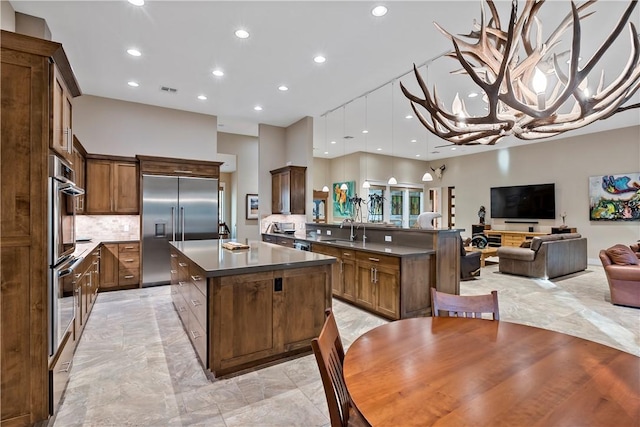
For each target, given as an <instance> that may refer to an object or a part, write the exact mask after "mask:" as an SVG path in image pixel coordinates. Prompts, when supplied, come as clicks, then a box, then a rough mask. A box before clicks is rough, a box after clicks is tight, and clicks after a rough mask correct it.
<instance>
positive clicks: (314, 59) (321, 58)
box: [313, 55, 327, 64]
mask: <svg viewBox="0 0 640 427" xmlns="http://www.w3.org/2000/svg"><path fill="white" fill-rule="evenodd" d="M326 60H327V58H325V57H324V56H322V55H318V56H316V57H315V58H313V61H314V62H316V63H318V64H322V63H323V62H325V61H326Z"/></svg>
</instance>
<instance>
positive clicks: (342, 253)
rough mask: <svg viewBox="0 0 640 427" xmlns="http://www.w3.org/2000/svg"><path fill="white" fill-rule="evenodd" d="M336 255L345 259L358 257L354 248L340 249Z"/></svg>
mask: <svg viewBox="0 0 640 427" xmlns="http://www.w3.org/2000/svg"><path fill="white" fill-rule="evenodd" d="M335 256H336V257H340V258H342V259H343V260H354V261H355V259H356V253H355V251H354V250H352V249H339V252H338V254H337V255H335Z"/></svg>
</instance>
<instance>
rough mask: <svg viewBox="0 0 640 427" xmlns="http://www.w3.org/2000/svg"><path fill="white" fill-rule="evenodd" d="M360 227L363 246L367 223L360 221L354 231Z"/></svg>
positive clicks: (365, 238)
mask: <svg viewBox="0 0 640 427" xmlns="http://www.w3.org/2000/svg"><path fill="white" fill-rule="evenodd" d="M360 226H362V244H363V245H364V244H365V243H367V223H366V222H362V221H360V223H359V224H358V226H357V227H356V229H358V228H360Z"/></svg>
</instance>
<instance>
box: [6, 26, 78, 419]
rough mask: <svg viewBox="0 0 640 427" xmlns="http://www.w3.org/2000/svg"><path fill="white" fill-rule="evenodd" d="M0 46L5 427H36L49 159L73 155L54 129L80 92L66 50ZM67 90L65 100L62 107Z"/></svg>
mask: <svg viewBox="0 0 640 427" xmlns="http://www.w3.org/2000/svg"><path fill="white" fill-rule="evenodd" d="M0 44H1V54H0V60H1V62H2V65H1V66H0V79H1V80H0V86H1V87H2V91H1V103H2V114H1V115H0V122H1V124H0V135H1V138H0V139H1V145H2V150H0V168H1V170H2V180H0V194H2V221H1V223H0V264H1V265H2V282H1V284H0V287H1V288H2V301H1V306H0V335H1V336H2V339H1V340H0V360H1V361H2V363H1V364H0V378H1V379H2V380H1V381H0V423H2V425H5V423H6V424H7V425H33V424H37V423H38V422H40V421H42V420H46V419H47V417H48V415H49V403H50V395H49V384H50V383H49V363H50V362H52V360H49V358H48V352H47V323H48V322H47V312H48V308H47V307H48V302H49V295H48V293H47V286H46V283H47V274H48V268H47V267H48V266H47V263H46V261H45V260H46V259H47V228H46V227H47V224H48V218H47V169H48V167H47V166H48V155H49V152H50V151H49V150H50V148H52V147H55V149H54V151H57V148H60V150H61V154H62V155H63V157H66V156H67V155H68V153H69V152H68V150H69V145H67V144H68V142H67V139H66V138H64V134H62V133H60V134H59V135H56V136H55V137H54V133H55V132H54V128H56V129H57V131H59V132H64V128H70V127H71V126H70V122H66V121H65V120H70V117H71V115H70V112H69V111H64V108H70V102H69V99H70V98H71V97H75V96H79V95H80V88H79V87H78V84H77V81H76V80H75V77H74V76H73V73H72V71H71V66H70V64H69V62H68V60H67V57H66V55H65V53H64V50H63V49H62V45H61V44H59V43H55V42H51V41H47V40H42V39H38V38H35V37H29V36H25V35H21V34H17V33H13V32H8V31H2V32H1V34H0ZM62 84H63V85H64V89H66V95H65V96H64V98H65V100H64V102H62V101H60V102H58V101H59V100H60V99H61V98H58V95H60V94H61V93H60V92H58V93H57V94H56V88H57V85H58V86H60V87H62ZM54 98H55V99H56V102H54ZM54 117H55V120H56V123H55V124H54ZM58 136H60V137H62V138H61V139H58ZM65 143H66V144H65ZM51 400H52V399H51Z"/></svg>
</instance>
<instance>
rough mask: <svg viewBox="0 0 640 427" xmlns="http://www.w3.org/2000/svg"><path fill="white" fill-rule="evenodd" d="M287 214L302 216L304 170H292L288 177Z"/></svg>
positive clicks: (304, 183) (303, 210) (303, 208)
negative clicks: (288, 203) (288, 201)
mask: <svg viewBox="0 0 640 427" xmlns="http://www.w3.org/2000/svg"><path fill="white" fill-rule="evenodd" d="M289 176H290V177H289V200H290V205H289V212H291V214H298V215H304V213H305V203H306V201H305V194H306V191H305V186H306V178H305V169H298V168H296V169H292V170H291V172H290V175H289Z"/></svg>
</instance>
